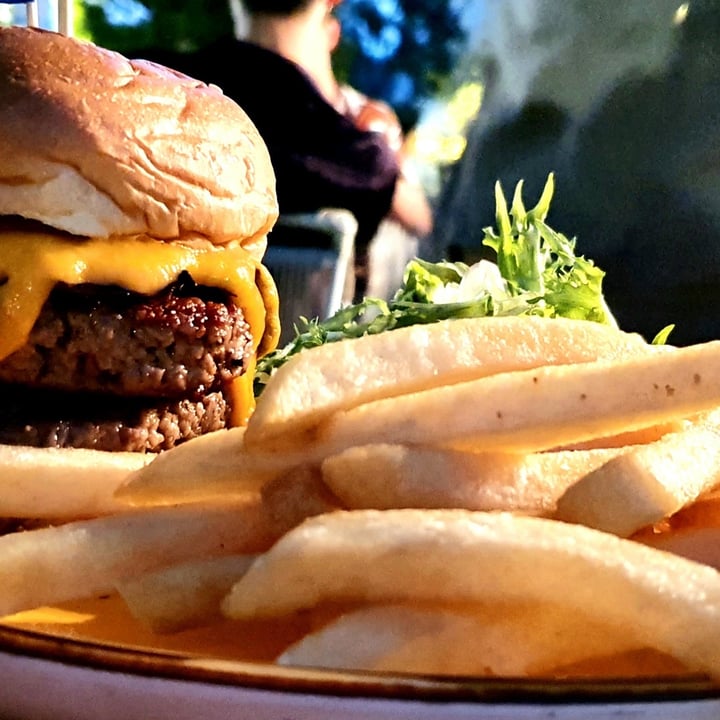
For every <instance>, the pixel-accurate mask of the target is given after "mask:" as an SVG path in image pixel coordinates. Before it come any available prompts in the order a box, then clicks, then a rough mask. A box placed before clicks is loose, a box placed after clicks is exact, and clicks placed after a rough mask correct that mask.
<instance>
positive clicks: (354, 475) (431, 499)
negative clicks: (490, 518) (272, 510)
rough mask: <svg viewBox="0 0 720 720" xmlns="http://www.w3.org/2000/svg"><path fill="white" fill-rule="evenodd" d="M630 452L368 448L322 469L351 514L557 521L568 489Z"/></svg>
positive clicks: (348, 452) (351, 451) (332, 458)
mask: <svg viewBox="0 0 720 720" xmlns="http://www.w3.org/2000/svg"><path fill="white" fill-rule="evenodd" d="M625 451H626V448H612V449H596V450H567V451H559V452H547V453H531V454H528V455H522V454H519V453H471V452H465V451H462V450H450V449H444V448H428V447H419V446H417V445H388V444H379V445H363V446H360V447H354V448H349V449H348V450H345V451H344V452H341V453H339V454H338V455H332V456H330V457H329V458H327V459H326V460H325V461H324V462H323V464H322V474H323V479H324V480H325V483H326V484H327V485H328V487H329V488H330V489H331V490H332V491H333V493H334V494H335V495H336V496H337V497H338V498H339V499H340V500H341V501H342V503H343V505H344V506H345V507H347V508H350V509H355V510H362V509H372V508H375V509H377V510H386V509H389V508H404V507H407V508H413V507H414V508H465V509H467V510H512V511H514V512H521V513H526V514H531V515H550V514H552V513H553V512H554V511H555V503H556V501H557V499H558V498H559V497H560V496H561V495H562V493H563V492H564V491H565V489H566V488H567V487H568V486H570V485H571V484H572V483H574V482H577V480H578V479H579V478H581V477H583V475H585V474H586V473H587V472H589V471H590V470H592V469H593V468H596V467H599V466H600V465H602V464H603V463H605V462H607V461H608V460H609V459H611V458H613V457H616V456H617V455H618V454H619V453H621V452H625Z"/></svg>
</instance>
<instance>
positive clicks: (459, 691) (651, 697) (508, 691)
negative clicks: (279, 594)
mask: <svg viewBox="0 0 720 720" xmlns="http://www.w3.org/2000/svg"><path fill="white" fill-rule="evenodd" d="M0 652H3V653H5V654H8V655H18V656H24V657H27V658H34V659H41V660H46V661H52V662H55V663H60V664H64V665H74V666H80V667H84V668H86V669H89V670H97V671H106V672H115V673H124V674H130V675H135V676H145V677H153V678H161V679H167V680H179V681H185V682H197V683H206V684H207V683H209V684H211V685H220V686H223V687H226V688H233V687H236V688H239V689H240V688H241V689H245V690H247V689H252V690H265V691H274V692H284V693H294V694H303V695H307V694H312V695H320V696H327V697H331V696H334V697H338V696H340V697H354V698H362V699H382V700H398V701H408V700H413V701H424V702H445V703H447V702H463V703H474V704H488V703H494V704H498V703H499V704H508V705H510V704H534V705H559V704H563V705H566V704H572V703H582V704H607V703H616V704H631V703H638V702H643V703H648V702H656V703H657V702H662V703H669V702H687V701H703V700H705V701H707V700H715V701H718V702H720V682H715V681H712V680H710V679H708V678H707V677H705V676H692V677H688V678H682V679H678V680H673V679H668V678H642V679H636V680H629V679H626V680H616V679H612V678H607V679H605V678H603V679H592V680H591V679H588V680H586V679H575V678H573V679H567V680H542V679H531V680H528V679H527V678H464V677H457V678H455V677H448V678H445V677H443V678H439V677H435V676H422V675H403V674H399V673H380V672H370V671H365V672H360V671H343V670H329V669H325V668H290V667H284V666H279V665H275V664H273V663H267V662H250V661H242V660H230V659H225V658H215V657H212V656H208V655H203V654H195V653H191V652H182V651H176V650H162V649H156V648H147V647H142V646H136V645H124V644H121V643H115V642H104V641H102V642H101V641H97V640H91V639H84V638H72V637H68V636H65V635H60V634H54V633H46V632H42V631H40V630H37V629H27V628H18V627H14V626H10V625H7V624H4V623H2V622H0Z"/></svg>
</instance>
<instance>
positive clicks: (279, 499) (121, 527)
mask: <svg viewBox="0 0 720 720" xmlns="http://www.w3.org/2000/svg"><path fill="white" fill-rule="evenodd" d="M324 492H325V491H324V488H323V486H322V485H321V484H320V483H318V482H317V480H316V478H314V477H312V476H301V477H298V478H297V481H296V482H285V483H283V484H282V485H281V486H278V487H268V488H267V489H266V492H265V494H264V495H263V496H260V495H255V496H248V497H246V498H244V499H241V500H235V501H224V502H215V503H194V504H185V505H179V506H177V507H160V508H148V509H139V510H134V511H129V512H125V513H122V514H119V515H110V516H107V517H103V518H95V519H92V520H84V521H78V522H72V523H67V524H65V525H59V526H57V527H50V528H43V529H40V530H31V531H27V532H18V533H13V534H10V535H5V536H3V537H0V616H3V615H9V614H11V613H15V612H18V611H20V610H26V609H31V608H34V607H38V606H42V605H48V604H54V603H59V602H64V601H66V600H73V599H80V598H90V597H94V596H96V595H98V594H102V593H106V592H110V591H112V590H113V588H114V587H115V585H116V584H117V583H118V582H120V581H121V580H124V579H127V578H130V577H135V576H138V575H141V574H143V573H146V572H151V571H153V570H157V569H159V568H162V567H167V566H169V565H174V564H177V563H180V562H186V561H190V560H195V559H200V558H211V557H217V556H220V555H229V554H239V553H242V554H244V553H257V552H260V551H262V550H265V549H267V548H268V547H269V546H270V545H271V544H272V543H273V542H275V541H276V540H277V539H278V538H279V537H280V536H281V535H282V534H283V533H284V532H286V531H287V530H289V529H290V528H291V527H293V526H294V525H296V524H297V523H298V522H300V521H301V520H302V519H304V518H306V517H308V516H309V515H312V514H315V513H319V512H325V511H326V510H328V509H329V508H330V507H331V506H330V505H329V504H328V502H327V500H326V498H325V495H324Z"/></svg>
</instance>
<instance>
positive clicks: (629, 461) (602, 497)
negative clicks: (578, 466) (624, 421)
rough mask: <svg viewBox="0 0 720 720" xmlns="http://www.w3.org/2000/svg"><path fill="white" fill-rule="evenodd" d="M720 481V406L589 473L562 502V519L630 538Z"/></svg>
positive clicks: (566, 492)
mask: <svg viewBox="0 0 720 720" xmlns="http://www.w3.org/2000/svg"><path fill="white" fill-rule="evenodd" d="M719 482H720V410H715V411H713V412H712V413H710V414H709V415H708V416H707V417H706V418H704V419H702V420H698V421H697V422H696V423H695V424H694V425H691V426H690V427H688V428H687V429H685V430H683V431H682V432H678V433H671V434H669V435H666V436H665V437H664V438H662V439H660V440H657V441H656V442H654V443H651V444H649V445H641V446H637V447H634V448H632V449H631V450H630V451H629V452H626V453H623V454H622V455H620V456H618V457H616V458H614V459H612V460H610V461H608V462H607V463H605V464H604V465H602V466H601V467H599V468H597V469H595V470H593V471H592V472H589V473H588V474H587V475H586V476H585V477H583V478H581V479H580V480H579V481H578V482H577V483H575V484H574V485H572V486H570V487H568V488H567V490H566V491H565V493H564V494H563V495H562V496H561V497H560V499H559V500H558V508H557V514H556V517H557V518H558V519H560V520H565V521H567V522H576V523H581V524H583V525H588V526H589V527H594V528H598V529H599V530H605V531H607V532H611V533H615V534H616V535H621V536H623V537H627V536H628V535H631V534H632V533H633V532H635V531H636V530H639V529H640V528H642V527H644V526H645V525H651V524H653V523H656V522H658V521H659V520H662V519H663V518H664V517H667V516H669V515H672V514H674V513H676V512H677V511H678V510H680V509H681V508H683V507H685V506H686V505H689V504H690V503H691V502H693V501H694V500H695V499H696V498H697V497H699V496H700V495H701V494H703V493H704V492H706V491H707V490H709V489H711V488H713V487H715V486H716V485H717V484H718V483H719Z"/></svg>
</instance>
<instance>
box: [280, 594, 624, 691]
mask: <svg viewBox="0 0 720 720" xmlns="http://www.w3.org/2000/svg"><path fill="white" fill-rule="evenodd" d="M635 648H636V646H635V645H634V644H633V642H632V640H631V639H629V638H628V636H627V634H625V633H624V632H623V631H622V630H618V629H617V628H611V627H607V626H605V625H603V624H602V623H598V622H595V621H594V620H593V619H592V618H588V617H585V616H583V614H582V613H578V614H574V613H573V614H568V612H567V610H566V609H565V608H563V607H559V606H555V605H545V604H526V603H513V604H509V605H492V606H487V607H485V606H478V607H475V608H473V609H471V610H466V611H464V612H463V611H462V610H459V609H451V608H447V607H444V608H443V607H414V606H409V605H371V606H369V607H363V608H361V609H359V610H355V611H352V612H349V613H347V614H345V615H342V616H340V617H339V618H338V619H337V620H335V621H333V622H332V623H330V624H329V625H327V626H325V627H323V628H321V629H319V630H316V631H314V632H312V633H309V634H308V635H306V636H305V637H303V638H301V639H300V640H299V641H297V642H296V643H294V644H293V645H291V646H290V647H289V648H288V649H287V650H285V652H283V653H282V655H280V656H279V658H278V659H277V662H278V663H279V664H281V665H301V666H307V667H327V668H343V669H347V670H372V671H385V672H405V673H418V674H430V675H472V676H475V677H482V676H504V677H523V676H524V677H531V676H534V677H543V676H544V677H550V676H552V673H553V669H554V668H556V667H558V666H560V665H569V664H571V663H576V662H579V661H585V660H588V659H590V658H593V657H597V656H604V655H611V654H617V653H621V652H626V651H628V650H633V649H635Z"/></svg>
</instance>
